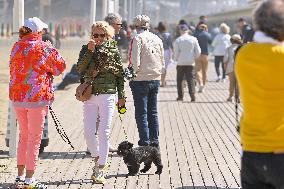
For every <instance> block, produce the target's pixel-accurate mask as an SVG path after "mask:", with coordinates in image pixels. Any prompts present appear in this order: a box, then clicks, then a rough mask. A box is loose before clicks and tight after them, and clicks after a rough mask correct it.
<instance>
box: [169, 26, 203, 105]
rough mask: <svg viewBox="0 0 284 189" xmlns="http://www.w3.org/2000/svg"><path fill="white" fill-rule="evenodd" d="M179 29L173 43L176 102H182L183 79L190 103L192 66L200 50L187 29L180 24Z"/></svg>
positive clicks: (192, 88)
mask: <svg viewBox="0 0 284 189" xmlns="http://www.w3.org/2000/svg"><path fill="white" fill-rule="evenodd" d="M179 27H180V33H181V36H180V37H178V38H177V39H176V40H175V42H174V45H173V46H174V55H173V57H174V60H175V61H177V91H178V98H177V100H178V101H182V100H183V96H184V89H183V86H182V81H183V78H184V77H185V78H186V80H187V84H188V89H189V95H190V98H191V101H192V102H194V101H195V81H194V73H195V70H194V66H195V61H196V59H197V58H198V57H199V56H200V53H201V49H200V46H199V44H198V41H197V39H196V38H195V37H193V36H191V35H189V34H188V31H189V28H188V26H187V25H185V24H182V25H180V26H179Z"/></svg>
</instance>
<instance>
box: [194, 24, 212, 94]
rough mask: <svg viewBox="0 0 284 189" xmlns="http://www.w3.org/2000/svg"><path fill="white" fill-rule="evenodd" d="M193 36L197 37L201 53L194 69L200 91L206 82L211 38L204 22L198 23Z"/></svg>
mask: <svg viewBox="0 0 284 189" xmlns="http://www.w3.org/2000/svg"><path fill="white" fill-rule="evenodd" d="M194 36H195V37H196V38H197V40H198V43H199V46H200V48H201V55H200V56H199V58H198V59H197V60H196V65H195V70H196V79H197V82H198V84H199V90H198V92H200V93H202V92H203V91H204V87H205V84H206V82H207V69H208V54H209V44H210V43H211V41H212V40H211V35H210V33H208V29H207V25H206V24H199V25H198V28H197V29H196V32H195V33H194Z"/></svg>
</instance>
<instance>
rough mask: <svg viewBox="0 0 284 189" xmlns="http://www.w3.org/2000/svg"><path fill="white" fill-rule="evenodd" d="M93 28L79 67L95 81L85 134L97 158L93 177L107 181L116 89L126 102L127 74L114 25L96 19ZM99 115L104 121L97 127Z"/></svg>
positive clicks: (120, 101)
mask: <svg viewBox="0 0 284 189" xmlns="http://www.w3.org/2000/svg"><path fill="white" fill-rule="evenodd" d="M91 29H92V35H91V39H90V41H89V42H88V44H87V45H83V47H82V49H81V52H80V55H79V59H78V63H77V68H78V72H79V73H80V74H81V76H82V77H83V79H84V81H93V86H92V87H93V88H92V93H93V95H92V97H91V98H90V99H89V100H88V101H86V102H84V105H83V109H84V134H85V139H86V143H87V146H88V149H89V150H90V152H91V155H92V157H94V158H95V161H96V165H95V167H94V168H93V171H94V172H93V175H92V179H93V180H94V181H95V182H96V183H101V184H104V183H105V181H106V179H105V173H106V169H107V168H108V165H107V157H108V153H109V134H110V126H111V122H112V117H113V113H114V109H115V99H116V93H118V105H119V106H123V105H124V104H125V96H124V94H125V93H124V78H123V67H122V63H121V57H120V54H119V50H118V48H117V44H116V42H115V41H114V40H113V36H114V29H113V28H112V27H111V26H110V25H109V24H108V23H107V22H105V21H98V22H96V23H95V24H93V25H92V28H91ZM98 116H99V117H100V122H99V126H98V127H96V122H97V117H98ZM96 134H97V135H98V137H96Z"/></svg>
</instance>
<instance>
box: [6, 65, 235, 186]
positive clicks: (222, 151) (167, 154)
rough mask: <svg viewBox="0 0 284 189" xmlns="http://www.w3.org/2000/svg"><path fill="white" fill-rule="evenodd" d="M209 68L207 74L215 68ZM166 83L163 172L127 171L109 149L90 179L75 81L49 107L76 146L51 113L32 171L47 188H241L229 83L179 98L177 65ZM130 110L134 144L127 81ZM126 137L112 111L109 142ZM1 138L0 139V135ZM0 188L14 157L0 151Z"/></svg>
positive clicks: (161, 105)
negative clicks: (104, 164) (98, 178)
mask: <svg viewBox="0 0 284 189" xmlns="http://www.w3.org/2000/svg"><path fill="white" fill-rule="evenodd" d="M212 72H213V71H212V69H210V74H209V75H210V77H209V79H213V78H214V77H213V76H212V75H214V73H212ZM167 84H168V85H167V87H165V88H161V90H160V93H159V102H158V112H159V121H160V147H161V154H162V161H163V164H164V169H163V173H162V174H161V175H160V176H157V175H154V172H155V167H152V168H151V170H150V171H149V172H148V173H147V174H140V175H138V176H132V177H126V173H127V167H126V165H125V164H124V163H123V161H122V158H120V157H118V156H117V155H116V154H110V155H109V163H110V168H109V171H108V176H107V184H105V185H97V184H93V183H92V181H91V180H90V176H91V173H92V167H93V166H94V162H93V161H92V158H91V157H90V156H89V155H87V154H86V152H85V151H86V144H85V141H84V136H83V129H82V128H83V122H82V104H81V103H80V102H77V101H76V100H75V98H74V91H75V87H76V85H71V86H70V87H68V88H67V90H65V91H58V92H57V94H56V97H57V98H56V101H55V103H54V105H53V109H54V111H55V112H56V114H57V117H58V118H59V120H60V121H61V124H62V126H63V127H64V128H65V130H66V133H67V135H68V136H69V138H70V140H71V141H72V143H73V145H74V147H75V150H72V149H71V148H70V147H69V146H68V145H67V144H66V143H64V142H63V141H62V140H61V139H60V136H59V135H58V134H57V132H56V129H55V127H54V124H53V122H52V120H51V118H50V119H49V137H50V144H49V146H48V147H46V148H45V152H44V153H43V154H41V156H40V164H39V165H38V169H37V171H36V175H35V177H36V178H38V179H39V180H40V181H42V182H46V184H47V185H48V188H52V189H53V188H60V189H65V188H76V189H77V188H82V189H83V188H95V189H99V188H100V189H101V188H104V189H112V188H116V189H121V188H126V189H136V188H137V189H146V188H149V189H156V188H163V189H217V188H231V189H237V188H240V178H239V171H240V163H239V162H240V161H239V159H240V151H241V148H240V145H239V136H238V133H237V132H236V130H235V113H234V111H235V109H234V104H233V103H227V102H225V100H226V97H227V95H228V92H227V85H228V83H215V82H209V83H208V86H207V88H206V90H205V92H204V93H201V94H199V93H198V94H197V102H195V103H191V102H190V99H189V95H188V94H185V98H184V101H183V102H177V101H175V99H176V96H177V94H176V85H175V71H174V70H172V71H170V72H169V76H168V83H167ZM126 88H127V96H128V99H127V100H128V101H127V107H128V112H127V113H126V114H125V115H124V116H123V117H122V119H123V125H124V127H125V129H126V133H127V135H128V140H129V141H131V142H133V143H134V144H135V145H136V144H137V141H138V133H137V128H136V124H135V119H134V107H133V100H132V97H131V92H130V89H129V87H128V86H127V87H126ZM124 138H125V136H124V132H123V127H122V124H121V122H120V120H119V118H118V115H117V114H115V116H114V118H113V125H112V131H111V144H112V145H114V146H117V145H118V144H119V143H120V142H121V141H123V140H124ZM1 140H2V139H1ZM0 165H1V167H0V171H1V172H0V188H9V187H11V186H12V182H13V179H14V176H15V174H16V160H15V159H14V158H8V157H7V153H5V152H3V153H2V154H1V155H0Z"/></svg>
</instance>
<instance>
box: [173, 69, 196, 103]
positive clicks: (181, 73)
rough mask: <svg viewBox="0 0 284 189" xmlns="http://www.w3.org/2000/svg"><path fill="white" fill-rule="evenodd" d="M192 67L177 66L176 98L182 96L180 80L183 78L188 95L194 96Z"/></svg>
mask: <svg viewBox="0 0 284 189" xmlns="http://www.w3.org/2000/svg"><path fill="white" fill-rule="evenodd" d="M194 73H195V72H194V67H193V66H177V91H178V98H183V94H184V91H183V86H182V81H183V79H184V78H185V79H186V81H187V84H188V90H189V95H190V97H191V99H194V98H195V95H194V94H195V81H194Z"/></svg>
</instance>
